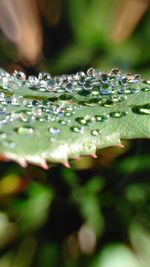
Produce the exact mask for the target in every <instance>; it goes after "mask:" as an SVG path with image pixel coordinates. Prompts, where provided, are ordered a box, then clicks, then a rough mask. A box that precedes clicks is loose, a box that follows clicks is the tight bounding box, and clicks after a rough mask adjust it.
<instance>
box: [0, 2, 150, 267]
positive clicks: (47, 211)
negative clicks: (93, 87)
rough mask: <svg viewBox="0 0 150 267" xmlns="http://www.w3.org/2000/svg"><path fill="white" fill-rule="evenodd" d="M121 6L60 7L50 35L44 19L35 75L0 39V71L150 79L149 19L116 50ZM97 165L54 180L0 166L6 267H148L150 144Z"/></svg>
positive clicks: (1, 261)
mask: <svg viewBox="0 0 150 267" xmlns="http://www.w3.org/2000/svg"><path fill="white" fill-rule="evenodd" d="M126 2H128V1H126ZM134 2H138V1H134ZM140 2H145V1H140ZM117 3H118V1H116V0H115V1H108V0H107V1H100V0H93V1H88V0H80V3H79V1H75V0H67V1H63V5H62V14H61V17H60V22H59V24H58V25H54V26H53V27H50V26H49V25H48V22H47V21H46V18H45V17H44V15H42V17H41V21H42V28H43V40H44V46H43V59H41V60H40V61H39V62H38V64H37V65H36V66H32V67H29V66H26V65H25V64H24V63H23V62H22V61H21V60H20V57H19V55H18V53H17V50H16V47H15V46H14V45H12V43H10V42H9V41H8V40H7V39H6V37H5V36H4V35H3V34H2V33H1V36H0V37H1V38H0V53H1V57H0V65H1V67H4V68H6V69H7V70H9V71H10V72H11V71H14V69H19V70H22V69H23V70H25V71H26V72H27V74H30V73H32V74H36V73H37V72H38V71H39V70H48V71H50V72H51V73H52V74H60V73H65V72H72V71H76V70H79V69H83V70H84V69H86V68H87V67H89V66H92V67H98V68H102V69H110V68H111V67H115V66H116V67H120V68H121V69H123V70H125V71H133V72H140V73H141V74H143V75H145V77H149V73H150V53H149V44H150V31H149V23H150V10H149V9H147V11H146V12H145V14H143V17H141V20H140V21H139V22H138V24H137V25H136V27H135V28H134V31H133V32H132V35H130V36H129V37H128V38H126V39H124V40H122V41H121V42H113V41H112V40H111V38H110V36H111V34H110V33H111V31H110V27H111V25H112V21H113V16H115V17H117V16H116V12H117V11H116V10H117V9H115V7H116V6H117ZM134 14H136V10H135V11H134V12H133V16H134ZM119 15H120V16H121V13H119ZM120 151H121V152H120ZM98 156H99V157H98V159H91V158H88V157H85V158H82V159H81V160H78V161H72V163H71V167H72V168H71V169H66V168H64V167H62V166H60V165H57V166H52V168H50V169H49V170H48V171H45V170H42V169H41V168H38V167H34V166H31V165H30V166H28V168H26V169H22V168H21V167H19V166H18V165H17V164H15V163H11V162H10V163H9V162H0V267H34V266H35V267H43V266H44V267H58V266H62V267H63V266H64V267H80V266H87V267H112V266H113V267H114V266H115V267H126V266H127V267H149V263H150V186H149V173H150V164H149V162H150V154H149V141H148V140H141V141H138V140H137V141H133V142H128V143H127V142H126V143H125V149H119V148H109V149H105V150H102V151H98Z"/></svg>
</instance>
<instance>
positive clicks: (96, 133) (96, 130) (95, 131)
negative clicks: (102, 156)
mask: <svg viewBox="0 0 150 267" xmlns="http://www.w3.org/2000/svg"><path fill="white" fill-rule="evenodd" d="M91 134H92V135H94V136H97V135H99V134H101V131H100V130H99V129H95V130H92V131H91Z"/></svg>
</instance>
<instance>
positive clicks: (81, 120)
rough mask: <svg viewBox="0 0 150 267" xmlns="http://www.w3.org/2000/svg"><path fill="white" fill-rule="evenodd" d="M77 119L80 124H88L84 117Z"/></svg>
mask: <svg viewBox="0 0 150 267" xmlns="http://www.w3.org/2000/svg"><path fill="white" fill-rule="evenodd" d="M76 121H77V122H78V123H80V124H83V125H87V121H86V119H85V118H84V117H80V118H76Z"/></svg>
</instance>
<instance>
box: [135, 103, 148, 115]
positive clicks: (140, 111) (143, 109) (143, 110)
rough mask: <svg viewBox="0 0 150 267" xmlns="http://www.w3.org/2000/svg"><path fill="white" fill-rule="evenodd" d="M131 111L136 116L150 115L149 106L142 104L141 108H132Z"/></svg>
mask: <svg viewBox="0 0 150 267" xmlns="http://www.w3.org/2000/svg"><path fill="white" fill-rule="evenodd" d="M132 111H133V112H134V113H136V114H141V115H150V104H149V103H148V104H144V105H141V106H134V107H133V108H132Z"/></svg>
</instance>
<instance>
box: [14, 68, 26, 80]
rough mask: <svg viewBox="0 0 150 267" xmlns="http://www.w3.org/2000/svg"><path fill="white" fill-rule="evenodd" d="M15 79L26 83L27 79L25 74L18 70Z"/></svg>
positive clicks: (15, 72)
mask: <svg viewBox="0 0 150 267" xmlns="http://www.w3.org/2000/svg"><path fill="white" fill-rule="evenodd" d="M13 77H14V78H16V79H18V80H21V81H25V79H26V75H25V73H24V72H22V71H17V70H15V71H14V73H13Z"/></svg>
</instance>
